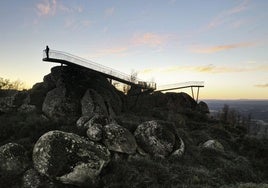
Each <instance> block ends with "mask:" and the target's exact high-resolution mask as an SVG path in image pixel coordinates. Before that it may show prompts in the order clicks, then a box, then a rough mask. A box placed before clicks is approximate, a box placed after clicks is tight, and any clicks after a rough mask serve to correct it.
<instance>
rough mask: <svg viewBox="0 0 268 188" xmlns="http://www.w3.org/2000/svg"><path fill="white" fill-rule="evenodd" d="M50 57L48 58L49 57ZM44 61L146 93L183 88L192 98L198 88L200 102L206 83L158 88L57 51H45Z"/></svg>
mask: <svg viewBox="0 0 268 188" xmlns="http://www.w3.org/2000/svg"><path fill="white" fill-rule="evenodd" d="M47 55H48V56H47ZM43 61H48V62H54V63H60V64H64V65H69V66H76V67H77V66H78V67H82V68H87V69H90V70H91V71H95V72H98V73H100V74H102V75H104V76H105V77H106V78H110V79H113V80H116V81H119V82H122V83H124V84H128V85H131V86H135V87H137V88H140V89H143V90H145V91H149V92H153V91H170V90H176V89H183V88H191V90H192V97H193V98H194V99H195V97H194V92H193V88H195V87H197V89H198V90H197V97H196V101H198V96H199V88H200V87H204V82H196V81H191V82H183V83H176V84H170V85H164V86H159V87H158V88H157V87H156V83H155V82H146V81H142V80H139V79H135V80H133V79H132V77H131V75H127V74H125V73H122V72H120V71H118V70H114V69H112V68H109V67H106V66H103V65H100V64H98V63H95V62H93V61H90V60H87V59H83V58H81V57H78V56H74V55H72V54H69V53H66V52H61V51H56V50H49V51H48V54H47V52H46V50H44V51H43Z"/></svg>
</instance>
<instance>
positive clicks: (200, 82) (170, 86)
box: [157, 81, 204, 91]
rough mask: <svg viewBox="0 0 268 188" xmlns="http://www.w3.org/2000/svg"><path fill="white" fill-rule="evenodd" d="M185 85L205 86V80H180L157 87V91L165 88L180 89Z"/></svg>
mask: <svg viewBox="0 0 268 188" xmlns="http://www.w3.org/2000/svg"><path fill="white" fill-rule="evenodd" d="M185 87H204V82H203V81H189V82H180V83H175V84H168V85H162V86H158V87H157V91H163V90H173V89H180V88H185Z"/></svg>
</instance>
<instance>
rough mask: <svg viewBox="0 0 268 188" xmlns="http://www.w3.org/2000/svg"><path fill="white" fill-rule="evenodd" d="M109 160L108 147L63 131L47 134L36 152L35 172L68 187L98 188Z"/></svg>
mask: <svg viewBox="0 0 268 188" xmlns="http://www.w3.org/2000/svg"><path fill="white" fill-rule="evenodd" d="M109 160H110V152H109V151H108V150H107V148H106V147H104V146H102V145H100V144H96V143H94V142H92V141H89V140H87V139H84V138H82V137H80V136H78V135H76V134H73V133H66V132H62V131H50V132H48V133H46V134H44V135H43V136H41V137H40V138H39V140H38V141H37V142H36V144H35V146H34V149H33V163H34V167H35V169H36V170H37V171H38V172H39V173H40V174H42V175H45V176H47V177H49V178H52V179H56V180H59V181H61V182H63V183H65V184H73V185H79V186H81V185H92V186H94V185H96V184H97V183H98V178H99V174H100V172H101V170H102V169H103V167H105V166H106V165H107V163H108V162H109Z"/></svg>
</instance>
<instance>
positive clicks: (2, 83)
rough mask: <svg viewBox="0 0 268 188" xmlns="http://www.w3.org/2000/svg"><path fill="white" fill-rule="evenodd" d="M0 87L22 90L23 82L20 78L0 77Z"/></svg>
mask: <svg viewBox="0 0 268 188" xmlns="http://www.w3.org/2000/svg"><path fill="white" fill-rule="evenodd" d="M0 89H16V90H22V89H24V83H23V82H21V81H20V80H16V81H11V80H9V79H4V78H2V77H0Z"/></svg>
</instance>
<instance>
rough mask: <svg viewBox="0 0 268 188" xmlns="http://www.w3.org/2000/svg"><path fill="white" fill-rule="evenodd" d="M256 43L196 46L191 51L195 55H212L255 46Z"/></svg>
mask: <svg viewBox="0 0 268 188" xmlns="http://www.w3.org/2000/svg"><path fill="white" fill-rule="evenodd" d="M253 45H254V43H250V42H241V43H234V44H226V45H217V46H209V47H207V46H194V47H192V49H191V51H192V52H195V53H201V54H211V53H216V52H219V51H224V50H230V49H234V48H243V47H248V46H253Z"/></svg>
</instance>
